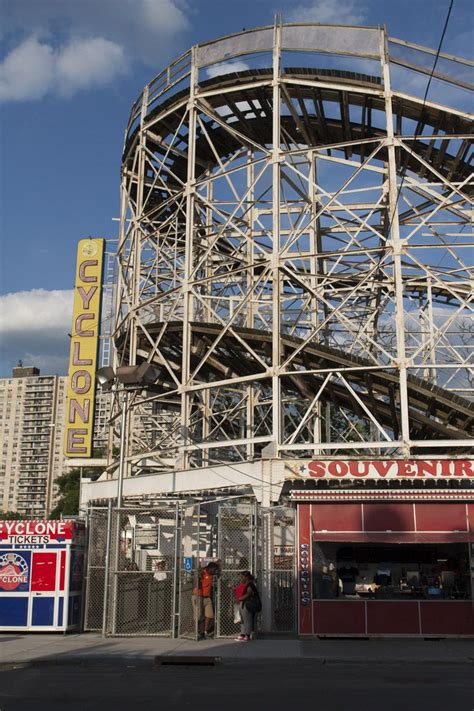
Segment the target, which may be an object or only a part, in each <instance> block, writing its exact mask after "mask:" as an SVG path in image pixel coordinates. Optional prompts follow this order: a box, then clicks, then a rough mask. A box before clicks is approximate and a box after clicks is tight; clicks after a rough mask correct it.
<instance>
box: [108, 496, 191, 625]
mask: <svg viewBox="0 0 474 711" xmlns="http://www.w3.org/2000/svg"><path fill="white" fill-rule="evenodd" d="M178 514H179V510H178V507H177V506H176V505H175V504H171V505H165V506H163V507H162V508H160V507H157V508H153V509H139V508H122V509H119V510H117V509H114V510H113V511H112V526H111V535H110V567H109V571H110V572H109V577H108V593H107V603H108V604H107V615H106V620H107V624H106V633H107V634H108V635H111V636H114V635H117V636H141V637H143V636H148V635H154V636H162V637H172V636H174V624H175V610H176V607H175V606H176V592H177V589H176V559H177V553H178V551H177V542H178V538H177V530H178V524H179V520H178Z"/></svg>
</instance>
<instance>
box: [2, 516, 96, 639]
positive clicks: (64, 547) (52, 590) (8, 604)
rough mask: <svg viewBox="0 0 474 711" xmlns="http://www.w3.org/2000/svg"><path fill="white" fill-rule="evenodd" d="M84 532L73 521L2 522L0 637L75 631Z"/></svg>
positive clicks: (80, 594)
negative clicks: (1, 634) (1, 635)
mask: <svg viewBox="0 0 474 711" xmlns="http://www.w3.org/2000/svg"><path fill="white" fill-rule="evenodd" d="M84 530H85V529H84V524H82V523H78V522H72V521H0V631H2V632H6V631H9V630H12V631H13V630H15V631H28V630H30V631H37V632H49V631H66V630H73V629H79V626H80V620H81V598H82V570H83V559H84Z"/></svg>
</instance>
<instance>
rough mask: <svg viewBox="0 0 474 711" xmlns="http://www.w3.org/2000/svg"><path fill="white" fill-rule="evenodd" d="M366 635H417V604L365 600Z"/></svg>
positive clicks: (418, 624)
mask: <svg viewBox="0 0 474 711" xmlns="http://www.w3.org/2000/svg"><path fill="white" fill-rule="evenodd" d="M367 633H368V634H419V633H420V623H419V615H418V602H415V601H405V600H402V601H400V602H397V601H388V600H383V601H378V600H367Z"/></svg>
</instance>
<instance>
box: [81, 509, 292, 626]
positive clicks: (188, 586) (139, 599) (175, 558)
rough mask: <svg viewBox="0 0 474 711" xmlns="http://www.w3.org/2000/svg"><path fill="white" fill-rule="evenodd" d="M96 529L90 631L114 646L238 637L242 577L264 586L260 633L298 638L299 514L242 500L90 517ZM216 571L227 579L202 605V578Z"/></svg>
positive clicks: (218, 581)
mask: <svg viewBox="0 0 474 711" xmlns="http://www.w3.org/2000/svg"><path fill="white" fill-rule="evenodd" d="M88 520H89V554H88V563H87V569H86V570H87V573H86V581H85V590H86V596H85V600H86V602H85V614H84V628H85V629H86V630H89V631H92V630H103V631H104V632H105V633H106V634H107V635H110V636H167V637H176V636H178V637H182V638H187V639H199V638H200V637H202V636H205V634H206V636H212V635H215V636H217V637H231V636H235V635H236V634H238V633H239V630H240V616H239V613H238V610H237V609H236V604H235V603H236V600H235V593H234V589H235V587H236V585H237V584H238V583H239V577H240V576H239V573H240V572H241V571H243V570H250V571H251V572H252V573H253V574H254V575H255V577H256V579H257V585H258V587H259V590H260V592H261V596H262V601H263V610H262V613H261V615H260V616H259V620H258V623H259V626H260V627H261V628H262V630H264V631H265V632H280V633H288V632H293V631H294V630H295V623H296V615H295V593H294V591H295V571H294V564H295V560H294V550H295V541H294V535H295V534H294V511H293V510H292V509H287V508H284V507H275V508H271V509H261V508H259V507H258V506H257V504H256V502H255V500H252V499H248V498H243V497H242V498H240V497H234V498H232V499H227V500H219V501H211V502H201V503H195V502H193V503H190V504H183V503H174V502H173V503H169V504H168V503H165V504H163V505H162V506H157V507H154V508H147V509H145V508H140V507H133V508H131V507H129V508H122V509H120V510H117V509H110V513H109V512H108V510H107V509H90V511H89V514H88ZM209 562H218V564H219V574H218V575H215V576H214V577H213V578H212V583H211V586H210V588H209V589H208V592H207V595H206V597H204V596H203V594H202V587H200V576H201V574H202V571H203V570H204V568H205V567H206V565H207V564H208V563H209ZM107 567H108V575H106V569H107ZM104 615H105V617H104ZM104 619H105V624H103V621H104Z"/></svg>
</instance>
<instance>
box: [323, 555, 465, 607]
mask: <svg viewBox="0 0 474 711" xmlns="http://www.w3.org/2000/svg"><path fill="white" fill-rule="evenodd" d="M312 582H313V599H320V600H324V599H333V598H340V599H344V598H345V599H354V598H374V599H385V600H391V599H396V600H400V599H431V600H443V599H444V600H446V599H449V600H453V599H459V600H466V599H471V578H470V575H469V550H468V545H467V544H465V543H456V544H393V545H387V544H371V543H360V544H354V545H350V544H340V543H330V542H328V543H326V542H314V543H313V581H312Z"/></svg>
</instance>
